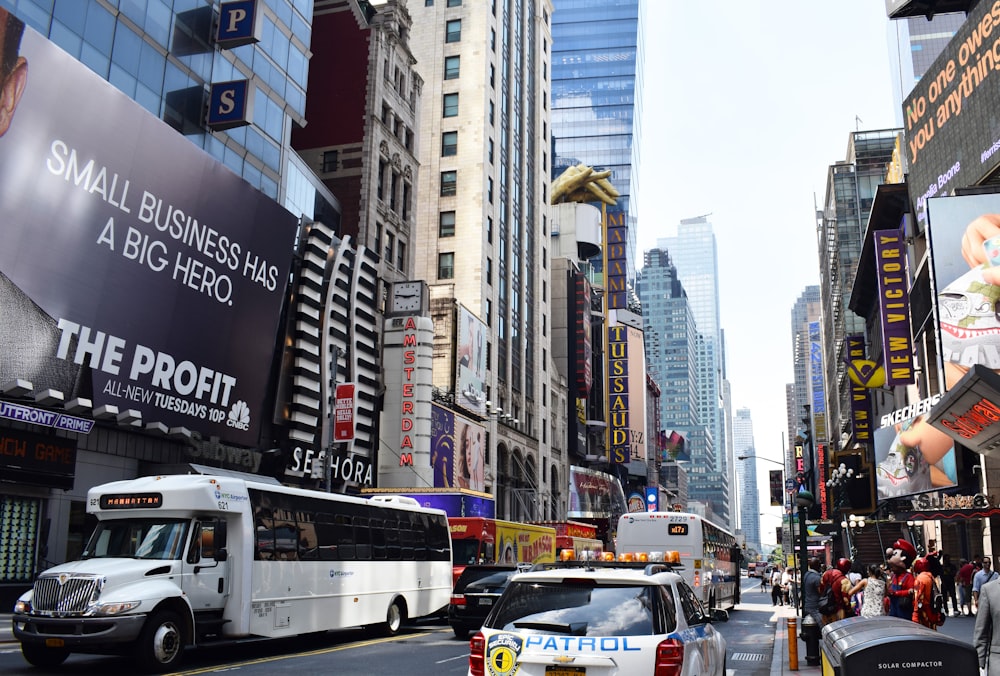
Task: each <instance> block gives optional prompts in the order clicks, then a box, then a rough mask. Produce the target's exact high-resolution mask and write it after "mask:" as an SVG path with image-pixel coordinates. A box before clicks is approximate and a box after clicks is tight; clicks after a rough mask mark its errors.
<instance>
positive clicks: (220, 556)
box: [215, 547, 229, 562]
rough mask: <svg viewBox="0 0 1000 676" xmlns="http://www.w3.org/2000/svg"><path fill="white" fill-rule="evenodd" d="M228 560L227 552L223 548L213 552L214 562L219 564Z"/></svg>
mask: <svg viewBox="0 0 1000 676" xmlns="http://www.w3.org/2000/svg"><path fill="white" fill-rule="evenodd" d="M228 558H229V551H228V550H227V549H226V548H225V547H223V548H221V549H216V550H215V560H216V561H220V562H221V561H225V560H227V559H228Z"/></svg>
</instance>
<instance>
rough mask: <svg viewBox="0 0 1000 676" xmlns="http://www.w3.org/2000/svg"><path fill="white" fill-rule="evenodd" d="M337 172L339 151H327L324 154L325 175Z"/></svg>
mask: <svg viewBox="0 0 1000 676" xmlns="http://www.w3.org/2000/svg"><path fill="white" fill-rule="evenodd" d="M331 171H337V151H336V150H327V151H326V152H325V153H323V173H324V174H326V173H329V172H331Z"/></svg>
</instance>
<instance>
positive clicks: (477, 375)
mask: <svg viewBox="0 0 1000 676" xmlns="http://www.w3.org/2000/svg"><path fill="white" fill-rule="evenodd" d="M457 326H458V335H457V336H456V337H455V346H456V347H455V354H456V359H457V362H458V364H457V367H456V369H455V372H456V377H457V378H458V382H457V383H456V384H455V391H456V392H458V394H457V395H456V396H455V403H456V404H457V405H459V406H461V407H462V408H465V409H467V410H469V411H471V412H472V413H476V414H478V415H486V413H487V411H486V324H484V323H483V322H482V321H481V320H480V319H479V317H477V316H476V315H474V314H472V313H471V312H470V311H469V310H467V309H466V308H464V307H462V306H461V305H459V306H458V322H457Z"/></svg>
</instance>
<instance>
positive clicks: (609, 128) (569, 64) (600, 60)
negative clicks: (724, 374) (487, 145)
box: [552, 0, 645, 279]
mask: <svg viewBox="0 0 1000 676" xmlns="http://www.w3.org/2000/svg"><path fill="white" fill-rule="evenodd" d="M553 5H554V7H555V12H554V13H553V15H552V140H553V151H552V175H553V177H555V176H558V175H559V174H561V173H562V172H563V171H565V170H566V169H567V168H568V167H571V166H573V165H576V164H580V163H583V164H586V165H588V166H592V167H594V168H595V169H598V170H611V177H610V178H609V180H610V181H611V183H612V185H614V187H615V188H616V189H617V190H618V192H620V193H621V197H619V198H618V200H617V202H618V203H617V205H616V206H614V207H609V209H608V211H609V213H621V214H624V215H626V217H627V219H628V226H629V227H628V275H629V278H630V279H632V278H634V276H635V270H636V240H637V238H638V232H637V223H638V208H637V207H638V205H637V204H636V203H635V200H634V199H633V194H634V193H635V192H637V191H636V187H637V180H638V172H639V140H640V138H641V132H640V121H641V118H642V96H641V93H642V63H643V23H644V22H643V17H644V15H645V0H554V1H553ZM596 263H597V264H598V265H599V264H600V260H599V259H598V260H597V261H596Z"/></svg>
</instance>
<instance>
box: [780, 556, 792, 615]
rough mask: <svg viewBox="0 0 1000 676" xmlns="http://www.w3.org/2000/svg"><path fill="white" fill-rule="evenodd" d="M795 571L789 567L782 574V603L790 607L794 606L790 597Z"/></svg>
mask: <svg viewBox="0 0 1000 676" xmlns="http://www.w3.org/2000/svg"><path fill="white" fill-rule="evenodd" d="M794 571H795V569H794V568H792V567H791V566H788V567H787V568H785V570H784V571H783V572H782V573H781V602H782V604H783V605H786V606H790V605H791V604H792V603H791V599H790V598H789V596H790V594H791V591H792V573H793V572H794Z"/></svg>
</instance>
